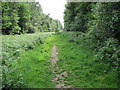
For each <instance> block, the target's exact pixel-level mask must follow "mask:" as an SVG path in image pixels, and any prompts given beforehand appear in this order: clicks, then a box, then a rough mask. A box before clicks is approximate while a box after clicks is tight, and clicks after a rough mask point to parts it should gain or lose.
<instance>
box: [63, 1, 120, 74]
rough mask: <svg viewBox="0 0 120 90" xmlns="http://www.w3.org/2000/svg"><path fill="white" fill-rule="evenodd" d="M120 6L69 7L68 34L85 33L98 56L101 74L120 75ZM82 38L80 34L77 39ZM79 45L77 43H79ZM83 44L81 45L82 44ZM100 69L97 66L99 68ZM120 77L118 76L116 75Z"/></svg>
mask: <svg viewBox="0 0 120 90" xmlns="http://www.w3.org/2000/svg"><path fill="white" fill-rule="evenodd" d="M119 5H120V2H114V3H110V2H109V3H88V2H87V3H86V2H82V3H81V2H79V3H78V2H77V3H75V2H71V3H67V4H66V10H65V12H64V13H65V16H64V20H65V21H64V23H65V26H64V27H65V30H66V31H79V32H82V34H81V35H82V38H83V40H84V41H85V42H84V43H85V45H86V46H89V47H91V48H92V49H93V50H94V51H95V52H96V54H95V56H96V57H97V58H96V63H98V66H97V67H99V69H101V70H100V72H101V73H112V72H113V73H115V72H116V71H117V72H118V73H119V68H120V65H119V63H120V47H119V41H120V38H119V37H120V22H119V20H120V15H119V13H120V6H119ZM78 36H79V35H77V34H76V36H75V37H78ZM75 41H76V42H77V40H75ZM78 43H79V42H78ZM96 65H97V64H96ZM116 75H117V74H116Z"/></svg>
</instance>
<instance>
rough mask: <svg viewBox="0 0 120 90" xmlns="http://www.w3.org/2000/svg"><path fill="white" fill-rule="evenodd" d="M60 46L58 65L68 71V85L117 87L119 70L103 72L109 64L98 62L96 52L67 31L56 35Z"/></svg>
mask: <svg viewBox="0 0 120 90" xmlns="http://www.w3.org/2000/svg"><path fill="white" fill-rule="evenodd" d="M55 42H56V45H57V47H58V53H59V54H58V58H59V61H58V66H59V69H63V70H65V71H66V72H67V73H68V77H66V78H65V80H66V81H67V82H66V83H65V84H66V85H71V86H72V87H73V88H76V87H78V88H117V87H118V84H117V80H116V79H117V72H113V71H111V72H108V73H106V72H104V73H102V72H103V70H104V68H105V67H106V66H107V65H104V66H102V65H100V64H98V63H97V61H96V59H97V57H96V56H95V52H94V51H93V50H92V49H90V48H89V45H86V46H85V45H84V42H83V41H81V40H78V39H77V38H75V36H74V34H72V33H67V34H61V35H56V36H55ZM101 68H102V69H101Z"/></svg>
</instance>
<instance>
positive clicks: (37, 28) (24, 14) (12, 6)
mask: <svg viewBox="0 0 120 90" xmlns="http://www.w3.org/2000/svg"><path fill="white" fill-rule="evenodd" d="M1 4H2V33H3V34H7V35H9V34H23V33H34V32H54V31H58V30H59V29H61V28H62V25H61V23H60V21H59V20H54V19H52V18H51V17H49V15H45V14H44V13H43V12H42V7H41V5H40V4H39V3H38V2H2V3H1Z"/></svg>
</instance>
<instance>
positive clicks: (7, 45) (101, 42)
mask: <svg viewBox="0 0 120 90" xmlns="http://www.w3.org/2000/svg"><path fill="white" fill-rule="evenodd" d="M119 4H120V2H116V3H115V2H114V3H97V2H96V3H95V2H94V3H90V2H86V3H85V2H70V3H67V4H66V6H65V7H66V9H65V12H64V14H65V16H64V31H63V32H58V31H59V30H60V29H61V28H62V25H61V23H60V21H59V20H54V19H52V18H51V17H49V15H45V14H44V13H43V12H42V7H41V5H40V4H39V3H38V2H1V3H0V8H1V6H2V34H3V36H2V53H0V54H2V63H1V64H2V66H0V67H1V68H0V70H1V69H2V80H1V78H0V81H2V88H53V87H55V84H56V82H52V78H53V77H54V76H55V73H52V70H51V64H50V61H49V59H50V58H51V48H52V46H53V44H54V43H55V45H56V46H57V49H58V59H59V61H58V62H57V65H58V69H57V70H56V73H61V72H62V71H61V70H63V71H66V72H67V74H68V76H67V77H64V78H63V79H64V80H65V81H66V82H65V83H64V84H65V85H68V86H69V85H70V86H71V87H72V88H75V87H79V88H118V87H119V86H118V85H120V84H119V83H120V81H119V75H120V74H119V73H120V72H119V71H120V65H119V63H120V46H119V44H120V43H119V41H120V39H119V37H120V30H119V29H120V23H119V19H120V17H119V13H120V8H119ZM0 19H1V18H0ZM0 28H1V26H0ZM39 32H40V33H39ZM54 32H57V33H54ZM18 34H19V35H18ZM54 34H55V35H54ZM57 65H56V66H57ZM59 71H61V72H59ZM0 77H1V74H0Z"/></svg>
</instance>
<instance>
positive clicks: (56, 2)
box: [36, 0, 67, 25]
mask: <svg viewBox="0 0 120 90" xmlns="http://www.w3.org/2000/svg"><path fill="white" fill-rule="evenodd" d="M36 1H38V2H39V3H40V5H41V6H42V8H43V13H45V14H49V13H50V17H52V18H53V19H58V20H60V22H61V24H62V25H64V20H63V16H64V9H65V4H66V3H67V1H66V0H36Z"/></svg>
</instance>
